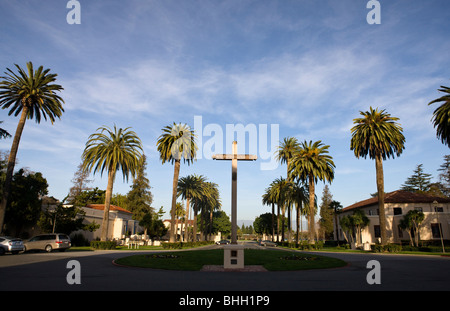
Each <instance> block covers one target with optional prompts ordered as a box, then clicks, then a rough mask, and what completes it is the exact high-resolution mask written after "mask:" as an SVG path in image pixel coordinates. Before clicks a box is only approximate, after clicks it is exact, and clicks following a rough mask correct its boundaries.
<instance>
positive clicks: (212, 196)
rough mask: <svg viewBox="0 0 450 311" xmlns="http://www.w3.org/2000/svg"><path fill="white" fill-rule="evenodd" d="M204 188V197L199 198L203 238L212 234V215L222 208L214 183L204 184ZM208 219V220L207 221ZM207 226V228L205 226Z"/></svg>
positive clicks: (216, 186) (217, 189)
mask: <svg viewBox="0 0 450 311" xmlns="http://www.w3.org/2000/svg"><path fill="white" fill-rule="evenodd" d="M203 187H204V195H203V196H202V198H201V201H200V202H201V203H200V206H201V217H200V220H201V229H202V232H203V234H204V237H206V235H207V234H208V235H209V236H210V235H211V233H212V224H213V213H214V211H216V210H219V209H220V207H221V206H222V202H221V200H220V196H219V188H218V185H217V184H216V183H213V182H210V181H208V182H205V183H204V184H203ZM207 218H208V219H207ZM205 224H208V225H209V226H208V228H206V225H205Z"/></svg>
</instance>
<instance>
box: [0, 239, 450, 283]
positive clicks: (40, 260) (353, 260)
mask: <svg viewBox="0 0 450 311" xmlns="http://www.w3.org/2000/svg"><path fill="white" fill-rule="evenodd" d="M251 246H252V247H259V246H257V245H251ZM215 247H217V246H215ZM142 253H143V252H142V251H141V252H139V254H142ZM130 254H133V252H132V251H129V252H128V251H96V252H65V253H51V254H46V253H39V254H28V253H27V254H19V255H8V254H7V255H4V256H0V291H5V290H19V291H20V290H27V291H35V290H56V291H60V290H68V291H72V290H87V291H97V290H101V291H109V290H126V291H130V290H132V291H147V290H148V291H183V292H184V291H253V292H260V291H263V292H265V291H322V290H325V291H336V290H339V291H347V290H350V291H359V290H367V291H377V290H383V291H398V290H402V291H409V290H420V291H437V290H439V291H448V290H450V258H449V257H439V256H405V255H382V254H372V253H367V254H359V253H358V254H355V253H323V252H320V253H318V254H320V255H326V256H332V257H336V258H340V259H343V260H345V261H347V262H348V263H349V265H348V266H346V267H343V268H335V269H322V270H308V271H288V272H197V271H164V270H153V269H142V268H129V267H120V266H116V265H114V264H113V263H112V261H113V260H114V259H117V258H120V257H123V256H129V255H130ZM73 259H74V260H77V261H78V262H79V263H80V273H79V277H80V281H81V284H72V285H70V284H68V282H67V279H66V277H67V275H68V274H69V272H71V271H72V270H71V269H70V268H67V263H68V262H69V261H70V260H73ZM370 260H377V261H378V262H379V263H380V276H381V278H380V281H381V284H373V285H369V284H368V283H367V280H366V278H367V275H368V273H370V272H371V271H372V269H368V268H367V263H368V262H369V261H370Z"/></svg>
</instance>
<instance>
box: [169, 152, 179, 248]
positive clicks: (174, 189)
mask: <svg viewBox="0 0 450 311" xmlns="http://www.w3.org/2000/svg"><path fill="white" fill-rule="evenodd" d="M179 175H180V160H175V166H174V168H173V183H172V208H171V210H170V218H171V222H170V232H169V242H171V243H173V242H175V226H174V224H175V213H176V210H177V187H178V176H179Z"/></svg>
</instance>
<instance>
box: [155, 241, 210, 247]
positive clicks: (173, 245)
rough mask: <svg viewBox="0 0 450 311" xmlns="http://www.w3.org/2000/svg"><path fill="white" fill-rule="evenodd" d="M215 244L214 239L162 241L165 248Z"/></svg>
mask: <svg viewBox="0 0 450 311" xmlns="http://www.w3.org/2000/svg"><path fill="white" fill-rule="evenodd" d="M210 244H214V242H213V241H198V242H175V243H161V245H162V247H163V248H164V249H182V248H190V247H197V246H204V245H210Z"/></svg>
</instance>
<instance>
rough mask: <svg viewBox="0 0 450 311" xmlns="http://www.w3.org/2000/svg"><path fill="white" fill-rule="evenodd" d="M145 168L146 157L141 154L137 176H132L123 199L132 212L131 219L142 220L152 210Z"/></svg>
mask: <svg viewBox="0 0 450 311" xmlns="http://www.w3.org/2000/svg"><path fill="white" fill-rule="evenodd" d="M146 168H147V158H146V156H145V155H143V156H142V161H141V164H140V166H139V168H138V171H137V176H136V178H133V184H132V185H131V190H130V191H129V192H128V193H127V195H126V200H125V201H126V207H127V209H128V210H129V211H130V212H132V213H133V219H135V220H138V221H139V220H142V219H143V217H144V216H145V215H147V214H150V213H152V212H153V209H152V207H151V205H152V202H153V196H152V193H151V192H150V181H149V180H148V178H147V177H146V173H145V170H146ZM122 207H124V206H122Z"/></svg>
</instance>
